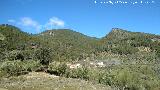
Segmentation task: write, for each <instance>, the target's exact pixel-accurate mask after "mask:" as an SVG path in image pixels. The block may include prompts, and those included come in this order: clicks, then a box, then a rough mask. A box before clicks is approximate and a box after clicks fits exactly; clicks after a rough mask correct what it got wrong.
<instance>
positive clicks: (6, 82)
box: [0, 72, 112, 90]
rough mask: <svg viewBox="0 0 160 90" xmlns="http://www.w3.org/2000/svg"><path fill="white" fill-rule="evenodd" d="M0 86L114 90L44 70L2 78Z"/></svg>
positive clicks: (15, 89) (19, 89)
mask: <svg viewBox="0 0 160 90" xmlns="http://www.w3.org/2000/svg"><path fill="white" fill-rule="evenodd" d="M0 87H1V88H6V89H8V90H112V89H111V88H110V87H109V86H108V87H107V86H104V85H100V84H93V83H91V82H88V81H84V80H79V79H71V78H63V77H57V76H54V75H49V74H46V73H43V72H32V73H29V74H27V75H22V76H19V77H11V78H8V79H1V81H0ZM0 90H1V89H0Z"/></svg>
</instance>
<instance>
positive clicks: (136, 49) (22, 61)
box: [0, 24, 160, 90]
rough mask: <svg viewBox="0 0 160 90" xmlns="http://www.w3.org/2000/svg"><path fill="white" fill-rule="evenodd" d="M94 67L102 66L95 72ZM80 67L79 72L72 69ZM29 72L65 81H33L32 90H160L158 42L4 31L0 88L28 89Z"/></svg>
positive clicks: (140, 36)
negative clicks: (43, 73) (101, 63)
mask: <svg viewBox="0 0 160 90" xmlns="http://www.w3.org/2000/svg"><path fill="white" fill-rule="evenodd" d="M91 62H95V63H96V62H103V63H104V65H103V67H99V66H96V65H94V66H92V65H93V64H92V65H91ZM76 63H78V64H79V65H81V67H75V68H70V65H73V64H76ZM31 72H45V73H48V74H51V75H56V76H59V78H62V79H61V80H59V79H56V80H58V81H55V79H53V78H52V79H53V80H51V79H49V78H45V79H44V82H42V83H38V82H36V81H35V82H34V81H32V80H31V79H29V80H30V84H31V85H32V83H33V85H35V86H36V87H38V86H41V85H40V84H45V85H44V86H43V87H46V88H48V90H51V89H53V88H55V87H52V85H53V86H56V85H55V84H54V83H56V84H57V85H61V83H60V82H62V83H63V85H66V87H68V89H64V88H58V87H57V88H58V89H59V90H81V89H82V88H81V87H80V86H78V85H81V84H82V86H83V87H84V89H85V90H94V89H93V87H94V85H95V90H110V89H111V90H117V89H120V90H160V36H159V35H153V34H146V33H140V32H129V31H126V30H122V29H118V28H114V29H113V30H112V31H111V32H110V33H109V34H108V35H106V36H105V37H103V38H93V37H88V36H86V35H83V34H81V33H78V32H75V31H72V30H66V29H63V30H49V31H45V32H42V33H40V34H36V35H32V34H28V33H25V32H22V31H21V30H20V29H18V28H17V27H15V26H11V25H5V24H4V25H0V87H2V88H7V89H10V90H13V87H14V86H10V85H8V83H7V82H10V83H16V80H17V79H18V82H28V83H29V80H26V79H25V76H27V75H28V74H29V73H31ZM5 78H7V79H5ZM13 79H16V80H15V81H14V80H13ZM67 80H68V81H67ZM79 80H80V81H79ZM42 81H43V80H42ZM78 81H79V82H80V83H81V84H80V83H79V84H76V85H75V86H76V87H75V86H74V84H72V83H74V82H78ZM18 82H17V83H18ZM17 83H16V84H17ZM36 83H37V84H36ZM68 83H70V84H68ZM83 83H85V84H83ZM91 83H92V84H91ZM4 84H6V87H4ZM47 84H48V86H47ZM24 85H25V84H24ZM96 85H100V86H98V87H96ZM101 85H102V86H101ZM49 86H50V88H49ZM103 86H104V88H101V87H103ZM24 87H27V86H24ZM15 88H16V89H15V90H21V89H20V88H21V87H17V86H16V85H15ZM38 89H39V88H36V89H33V90H38ZM22 90H32V89H31V88H28V87H27V89H25V88H23V89H22ZM46 90H47V89H46ZM82 90H83V89H82Z"/></svg>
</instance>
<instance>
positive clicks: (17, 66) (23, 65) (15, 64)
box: [0, 60, 40, 76]
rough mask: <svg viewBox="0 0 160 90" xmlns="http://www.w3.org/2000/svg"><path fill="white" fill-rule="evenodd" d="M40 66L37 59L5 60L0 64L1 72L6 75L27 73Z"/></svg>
mask: <svg viewBox="0 0 160 90" xmlns="http://www.w3.org/2000/svg"><path fill="white" fill-rule="evenodd" d="M39 66H40V64H39V62H37V61H32V60H31V61H25V62H23V61H19V60H16V61H5V62H3V63H2V65H1V66H0V70H1V72H2V73H4V74H6V76H18V75H22V74H27V73H28V72H29V71H34V70H36V69H37V68H38V67H39Z"/></svg>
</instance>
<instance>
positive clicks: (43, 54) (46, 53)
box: [34, 47, 52, 65]
mask: <svg viewBox="0 0 160 90" xmlns="http://www.w3.org/2000/svg"><path fill="white" fill-rule="evenodd" d="M51 55H52V54H51V49H49V48H45V47H42V48H40V49H37V50H36V51H35V55H34V57H35V59H38V60H40V63H41V64H42V65H49V63H50V62H51V60H52V58H51Z"/></svg>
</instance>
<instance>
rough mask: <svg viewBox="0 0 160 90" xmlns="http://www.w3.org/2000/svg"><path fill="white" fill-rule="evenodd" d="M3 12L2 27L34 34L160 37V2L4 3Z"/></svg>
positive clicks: (1, 4)
mask: <svg viewBox="0 0 160 90" xmlns="http://www.w3.org/2000/svg"><path fill="white" fill-rule="evenodd" d="M120 1H121V2H120ZM125 2H126V3H125ZM0 11H1V13H0V24H3V23H8V24H11V25H15V26H17V27H19V28H21V29H22V30H23V31H25V32H29V33H34V34H35V33H39V32H41V31H44V30H45V29H52V28H56V29H58V28H69V29H72V30H74V31H78V32H81V33H83V34H85V35H88V36H92V37H103V36H105V35H106V34H107V33H108V32H110V30H111V29H112V28H122V29H126V30H129V31H135V32H146V33H153V34H160V1H159V0H0Z"/></svg>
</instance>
